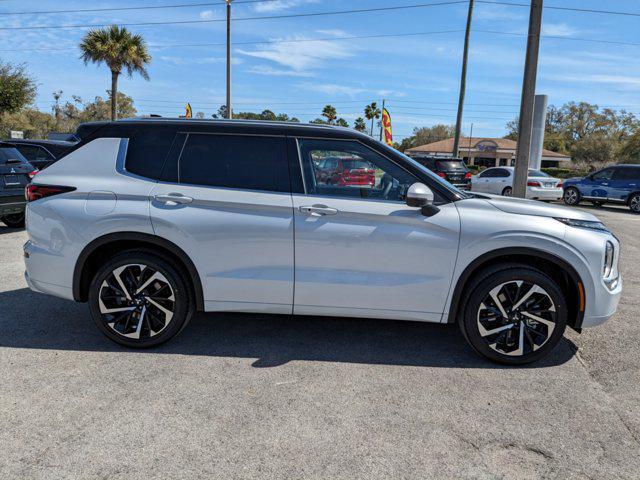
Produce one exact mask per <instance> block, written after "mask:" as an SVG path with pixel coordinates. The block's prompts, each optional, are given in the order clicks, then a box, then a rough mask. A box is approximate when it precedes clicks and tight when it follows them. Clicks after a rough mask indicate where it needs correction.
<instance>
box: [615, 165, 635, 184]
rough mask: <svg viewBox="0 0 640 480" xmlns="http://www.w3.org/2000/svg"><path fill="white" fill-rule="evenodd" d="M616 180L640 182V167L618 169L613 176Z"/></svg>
mask: <svg viewBox="0 0 640 480" xmlns="http://www.w3.org/2000/svg"><path fill="white" fill-rule="evenodd" d="M613 179H614V180H622V181H627V180H628V181H632V180H636V181H640V167H626V168H617V169H616V171H615V172H614V174H613Z"/></svg>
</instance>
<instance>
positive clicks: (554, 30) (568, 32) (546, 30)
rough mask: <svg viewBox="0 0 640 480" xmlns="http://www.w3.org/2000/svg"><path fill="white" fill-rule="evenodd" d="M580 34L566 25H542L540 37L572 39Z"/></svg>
mask: <svg viewBox="0 0 640 480" xmlns="http://www.w3.org/2000/svg"><path fill="white" fill-rule="evenodd" d="M578 33H580V30H578V29H577V28H574V27H572V26H571V25H568V24H566V23H564V22H563V23H543V24H542V35H550V36H553V37H573V36H574V35H576V34H578Z"/></svg>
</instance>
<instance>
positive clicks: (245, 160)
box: [178, 134, 291, 192]
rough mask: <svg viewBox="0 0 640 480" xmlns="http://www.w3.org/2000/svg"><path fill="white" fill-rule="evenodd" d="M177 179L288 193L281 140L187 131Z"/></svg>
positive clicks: (287, 178)
mask: <svg viewBox="0 0 640 480" xmlns="http://www.w3.org/2000/svg"><path fill="white" fill-rule="evenodd" d="M178 179H179V182H180V183H190V184H193V185H208V186H212V187H226V188H240V189H243V190H266V191H272V192H289V191H290V190H291V187H290V184H289V167H288V165H287V157H286V146H285V139H284V138H282V137H260V136H249V135H207V134H189V136H188V138H187V142H186V143H185V146H184V149H183V151H182V155H181V157H180V161H179V163H178Z"/></svg>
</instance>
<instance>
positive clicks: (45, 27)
mask: <svg viewBox="0 0 640 480" xmlns="http://www.w3.org/2000/svg"><path fill="white" fill-rule="evenodd" d="M461 3H467V0H449V1H442V2H431V3H417V4H413V5H394V6H390V7H378V8H360V9H354V10H335V11H329V12H310V13H291V14H286V15H267V16H261V17H239V18H234V19H233V21H234V22H242V21H249V20H275V19H282V18H305V17H321V16H328V15H347V14H357V13H373V12H388V11H394V10H408V9H416V8H426V7H437V6H443V5H456V4H461ZM218 22H226V19H223V18H214V19H208V20H173V21H167V22H137V23H119V24H118V25H121V26H128V27H145V26H154V25H187V24H200V23H218ZM111 24H112V23H86V24H76V25H33V26H29V27H24V26H20V27H0V30H51V29H64V28H96V27H108V26H110V25H111Z"/></svg>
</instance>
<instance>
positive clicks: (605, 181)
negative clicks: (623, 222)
mask: <svg viewBox="0 0 640 480" xmlns="http://www.w3.org/2000/svg"><path fill="white" fill-rule="evenodd" d="M612 176H613V168H605V169H604V170H601V171H599V172H596V173H594V174H593V175H591V177H589V180H588V183H587V184H586V192H585V195H584V196H585V197H589V198H602V199H603V200H605V199H607V198H608V197H609V183H610V182H611V177H612Z"/></svg>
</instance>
